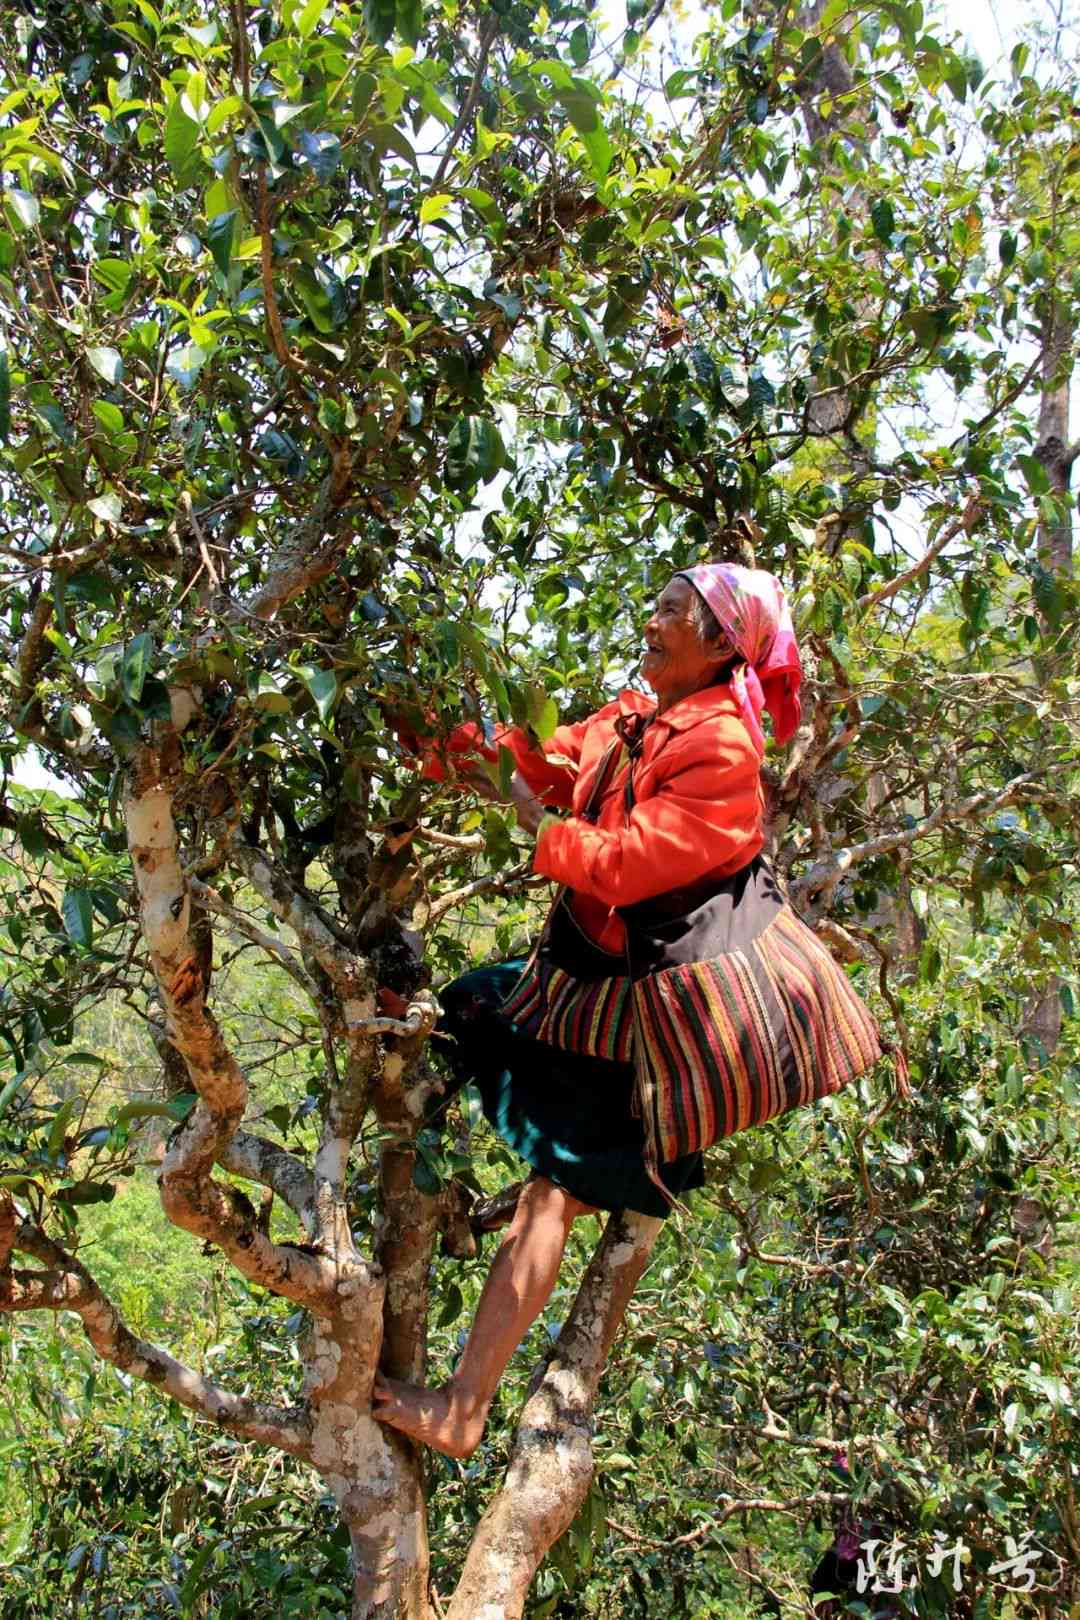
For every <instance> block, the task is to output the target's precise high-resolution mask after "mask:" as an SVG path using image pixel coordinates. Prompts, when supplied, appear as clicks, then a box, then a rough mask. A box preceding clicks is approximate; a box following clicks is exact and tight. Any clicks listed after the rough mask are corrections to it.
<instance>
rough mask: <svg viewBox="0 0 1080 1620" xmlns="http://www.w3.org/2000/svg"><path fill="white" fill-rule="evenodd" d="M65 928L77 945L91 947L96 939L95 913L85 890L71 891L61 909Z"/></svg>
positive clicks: (65, 896) (68, 892) (65, 897)
mask: <svg viewBox="0 0 1080 1620" xmlns="http://www.w3.org/2000/svg"><path fill="white" fill-rule="evenodd" d="M60 910H61V915H62V916H63V919H64V928H65V930H66V932H67V936H68V938H69V939H73V940H74V941H75V943H76V945H89V944H90V943H91V941H92V940H93V937H94V911H93V907H92V906H91V904H90V896H89V894H88V893H87V891H86V890H85V889H69V890H68V891H67V893H66V894H65V895H64V903H63V905H62V906H61V908H60Z"/></svg>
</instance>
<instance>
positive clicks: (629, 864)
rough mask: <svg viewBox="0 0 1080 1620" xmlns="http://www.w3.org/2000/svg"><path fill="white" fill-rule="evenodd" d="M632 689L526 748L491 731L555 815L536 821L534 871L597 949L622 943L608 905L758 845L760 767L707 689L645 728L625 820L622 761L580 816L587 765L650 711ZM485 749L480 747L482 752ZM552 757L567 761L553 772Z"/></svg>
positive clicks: (714, 689)
mask: <svg viewBox="0 0 1080 1620" xmlns="http://www.w3.org/2000/svg"><path fill="white" fill-rule="evenodd" d="M654 710H655V704H654V703H653V702H652V701H651V700H650V699H649V698H646V697H644V696H643V695H642V694H641V693H640V692H631V691H625V692H622V693H620V695H619V697H618V698H617V699H616V700H615V702H614V703H608V704H607V705H606V706H605V707H604V708H602V709H599V710H598V711H597V712H596V714H592V715H590V716H589V718H588V719H587V720H581V721H579V722H578V723H577V725H573V726H559V727H558V729H557V730H556V731H555V733H554V734H553V736H552V737H550V738H549V739H548V741H547V742H545V744H544V749H543V752H542V753H541V752H540V751H538V750H536V749H534V748H532V747H531V746H530V744H529V741H528V738H527V737H526V736H525V734H524V732H522V731H519V730H517V729H516V728H514V729H510V730H507V731H505V732H502V733H497V734H496V738H495V742H496V744H502V745H503V746H504V747H507V748H509V749H510V750H511V751H512V753H513V755H514V758H515V760H516V761H517V767H518V770H519V771H520V772H521V775H522V776H523V777H524V778H525V780H526V781H527V782H528V784H529V786H530V787H531V788H532V789H533V792H534V793H536V794H538V795H539V797H540V798H542V799H543V801H544V803H545V804H550V805H551V806H552V807H553V808H558V809H566V810H571V811H573V812H574V813H573V814H571V815H570V816H568V817H566V818H565V819H564V818H556V817H555V816H548V817H545V819H544V821H543V823H542V825H541V828H540V832H539V835H538V837H537V840H536V855H535V858H534V861H533V866H534V869H535V870H536V871H537V872H542V873H543V875H544V876H545V877H551V878H555V879H556V880H557V881H558V882H559V883H565V884H566V885H567V886H568V887H569V888H571V889H572V890H573V891H574V901H573V908H574V915H575V916H576V918H577V920H578V922H579V923H580V924H581V926H582V927H583V928H584V929H585V931H586V933H588V934H589V936H590V937H591V938H592V939H593V940H594V941H595V942H596V943H597V944H598V945H600V946H602V947H603V948H604V949H605V950H609V951H621V950H622V948H623V942H624V939H625V932H624V929H623V924H622V920H621V918H620V917H618V916H617V915H616V914H615V910H614V908H615V907H616V906H628V905H633V904H634V902H635V901H638V900H646V899H649V898H651V897H652V896H653V895H656V894H663V893H664V892H665V891H666V890H667V889H677V888H681V887H683V885H684V884H687V883H692V882H694V881H696V880H697V879H699V878H703V877H706V876H709V877H715V878H721V877H727V876H729V875H730V874H731V873H732V872H737V871H738V870H739V868H740V867H743V866H745V865H746V864H747V862H748V861H751V860H753V858H754V856H755V855H756V854H758V852H759V851H760V849H761V846H762V844H763V843H764V838H763V835H762V826H761V824H762V813H763V809H764V799H763V796H762V791H761V773H760V761H759V759H758V756H757V753H756V751H755V749H754V747H753V744H752V743H751V741H750V738H749V736H748V735H747V732H746V728H745V726H744V725H743V723H742V721H741V720H740V718H739V713H738V708H737V706H736V703H735V699H734V697H733V696H732V692H731V688H730V687H729V686H710V687H706V688H705V689H704V690H703V691H701V692H694V693H692V694H691V695H690V697H686V698H683V699H682V700H681V701H680V702H678V703H675V704H673V705H672V707H671V708H670V709H667V710H665V712H664V713H663V714H662V715H659V716H657V718H656V719H655V720H653V722H652V724H651V725H650V726H649V727H648V729H647V730H646V732H645V739H644V746H643V749H642V752H641V755H640V757H639V758H638V760H637V761H636V763H635V765H634V808H633V810H632V811H631V812H630V815H629V817H627V815H626V807H625V790H626V769H627V767H626V765H625V764H624V765H623V766H622V768H621V769H620V770H618V771H616V773H615V775H614V777H613V778H612V780H611V782H610V783H609V785H608V788H607V791H606V792H605V794H604V796H603V798H602V800H601V803H600V806H599V815H598V818H597V821H596V824H595V825H591V824H590V823H589V822H587V821H585V820H583V819H582V817H581V814H580V812H581V811H582V810H583V809H584V808H585V805H586V803H587V801H588V798H589V793H590V790H591V788H592V779H593V776H594V775H595V771H596V767H597V765H598V763H599V761H600V759H601V757H602V755H603V754H604V751H605V750H606V748H607V746H608V744H609V743H610V742H611V740H612V738H613V737H614V735H615V720H616V718H617V717H618V715H619V714H624V715H628V714H645V715H649V714H652V713H653V712H654ZM485 752H488V750H485ZM552 755H561V756H563V757H564V758H565V759H566V760H568V761H570V762H571V763H569V764H563V765H560V764H557V763H556V762H555V760H553V759H552V758H551V757H550V756H552Z"/></svg>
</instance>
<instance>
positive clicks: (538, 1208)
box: [515, 1176, 597, 1228]
mask: <svg viewBox="0 0 1080 1620" xmlns="http://www.w3.org/2000/svg"><path fill="white" fill-rule="evenodd" d="M596 1213H597V1211H596V1210H595V1209H594V1207H593V1206H592V1204H586V1203H584V1202H583V1201H582V1200H581V1199H580V1198H575V1197H574V1195H573V1193H569V1192H567V1190H566V1188H565V1187H559V1186H557V1185H556V1184H555V1182H554V1181H549V1180H548V1179H547V1177H546V1176H531V1177H530V1178H529V1180H528V1181H527V1182H526V1183H525V1185H524V1187H523V1188H522V1189H521V1197H520V1198H519V1199H518V1207H517V1215H516V1216H515V1222H516V1221H517V1219H518V1218H519V1217H520V1218H521V1219H522V1220H523V1222H525V1221H529V1220H532V1219H534V1218H537V1217H539V1218H541V1219H546V1220H558V1221H560V1222H561V1223H562V1224H563V1225H564V1226H566V1227H567V1228H569V1227H570V1226H572V1225H573V1223H574V1221H576V1220H578V1219H579V1218H580V1217H581V1216H582V1215H595V1214H596Z"/></svg>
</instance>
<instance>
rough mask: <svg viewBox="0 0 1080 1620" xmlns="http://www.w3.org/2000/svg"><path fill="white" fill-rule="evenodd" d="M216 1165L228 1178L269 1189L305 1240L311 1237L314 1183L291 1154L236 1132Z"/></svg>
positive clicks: (262, 1138) (260, 1139)
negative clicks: (296, 1222)
mask: <svg viewBox="0 0 1080 1620" xmlns="http://www.w3.org/2000/svg"><path fill="white" fill-rule="evenodd" d="M217 1162H218V1164H219V1165H220V1166H221V1168H222V1169H223V1170H226V1171H228V1173H229V1175H231V1176H242V1177H243V1178H244V1180H245V1181H254V1182H257V1183H258V1185H259V1186H260V1187H269V1188H270V1190H271V1191H272V1192H274V1193H276V1194H277V1196H278V1197H279V1198H280V1199H281V1201H282V1203H284V1204H287V1205H288V1206H289V1208H290V1209H291V1210H292V1211H293V1213H294V1214H295V1215H296V1216H297V1218H298V1220H299V1221H300V1223H301V1225H302V1226H303V1228H304V1230H305V1232H306V1233H307V1235H308V1237H309V1238H310V1237H314V1235H315V1180H314V1177H313V1176H312V1174H311V1172H310V1170H308V1169H307V1167H306V1166H305V1165H304V1164H302V1163H301V1161H300V1160H299V1159H298V1158H296V1157H295V1156H294V1155H293V1154H292V1153H289V1152H287V1151H286V1149H285V1148H282V1147H278V1145H277V1143H276V1142H268V1141H267V1140H266V1139H265V1137H262V1136H256V1135H254V1133H253V1132H251V1131H240V1130H238V1131H236V1132H235V1134H234V1135H233V1136H232V1137H231V1139H230V1140H229V1142H228V1143H227V1144H226V1146H225V1148H224V1150H223V1152H222V1153H221V1154H219V1156H218V1161H217Z"/></svg>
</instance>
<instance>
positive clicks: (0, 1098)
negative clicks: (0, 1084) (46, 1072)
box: [0, 1073, 26, 1185]
mask: <svg viewBox="0 0 1080 1620" xmlns="http://www.w3.org/2000/svg"><path fill="white" fill-rule="evenodd" d="M25 1079H26V1075H25V1074H24V1073H19V1074H15V1075H12V1077H11V1079H10V1080H9V1081H8V1082H7V1084H6V1085H5V1087H4V1089H3V1090H2V1091H0V1119H3V1117H4V1114H5V1112H6V1111H7V1107H8V1104H9V1103H10V1102H11V1100H12V1098H13V1097H14V1096H15V1094H16V1092H17V1091H18V1090H19V1088H20V1087H21V1086H22V1084H23V1082H24V1080H25ZM0 1185H2V1183H0Z"/></svg>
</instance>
